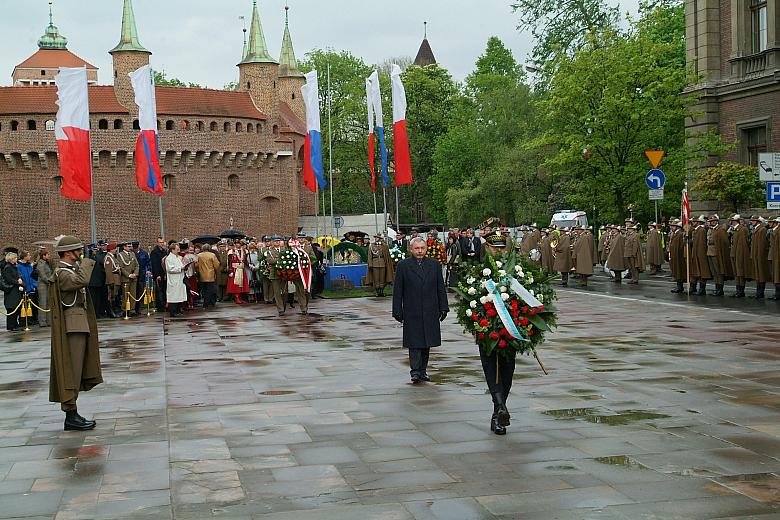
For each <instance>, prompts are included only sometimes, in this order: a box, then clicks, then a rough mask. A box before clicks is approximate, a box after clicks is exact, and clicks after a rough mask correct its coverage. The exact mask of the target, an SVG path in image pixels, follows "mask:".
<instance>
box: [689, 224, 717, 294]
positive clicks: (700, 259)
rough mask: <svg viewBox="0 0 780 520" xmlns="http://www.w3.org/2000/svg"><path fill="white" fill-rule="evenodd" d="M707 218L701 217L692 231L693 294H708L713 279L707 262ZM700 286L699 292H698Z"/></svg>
mask: <svg viewBox="0 0 780 520" xmlns="http://www.w3.org/2000/svg"><path fill="white" fill-rule="evenodd" d="M707 220H708V219H707V217H705V216H704V215H700V216H699V218H698V220H696V222H694V223H693V230H691V280H692V284H691V291H690V292H691V294H696V295H698V296H704V295H706V294H707V280H711V279H712V273H711V272H710V265H709V263H708V260H707ZM697 285H698V287H699V290H698V291H696V286H697Z"/></svg>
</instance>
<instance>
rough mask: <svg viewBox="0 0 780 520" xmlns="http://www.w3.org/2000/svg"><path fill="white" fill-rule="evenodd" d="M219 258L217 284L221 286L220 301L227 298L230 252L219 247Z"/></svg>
mask: <svg viewBox="0 0 780 520" xmlns="http://www.w3.org/2000/svg"><path fill="white" fill-rule="evenodd" d="M217 259H218V260H219V265H220V268H219V273H217V286H218V287H219V301H224V300H225V299H226V298H227V285H228V272H229V267H228V253H227V251H226V250H224V249H217Z"/></svg>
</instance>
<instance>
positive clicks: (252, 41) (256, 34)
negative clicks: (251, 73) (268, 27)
mask: <svg viewBox="0 0 780 520" xmlns="http://www.w3.org/2000/svg"><path fill="white" fill-rule="evenodd" d="M244 63H277V61H276V60H275V59H273V58H272V57H271V55H270V54H269V53H268V46H267V45H266V43H265V36H264V35H263V26H262V25H261V24H260V15H259V14H258V13H257V0H255V1H253V2H252V25H251V26H250V27H249V46H248V47H247V49H246V53H245V54H244V57H243V59H242V60H241V63H239V65H241V64H244Z"/></svg>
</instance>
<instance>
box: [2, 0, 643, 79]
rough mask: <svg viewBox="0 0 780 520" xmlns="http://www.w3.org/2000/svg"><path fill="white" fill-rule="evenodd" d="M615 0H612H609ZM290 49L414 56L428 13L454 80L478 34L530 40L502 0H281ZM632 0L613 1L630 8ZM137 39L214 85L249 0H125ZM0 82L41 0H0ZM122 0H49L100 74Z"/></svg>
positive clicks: (234, 52) (277, 16)
mask: <svg viewBox="0 0 780 520" xmlns="http://www.w3.org/2000/svg"><path fill="white" fill-rule="evenodd" d="M616 1H617V0H613V3H615V2H616ZM289 2H290V31H291V33H292V37H293V45H294V47H295V53H296V56H297V57H298V58H299V59H300V58H302V57H303V55H304V54H305V53H306V52H308V51H310V50H312V49H316V48H333V49H336V50H342V49H346V50H348V51H350V52H351V53H353V54H355V55H356V56H360V57H362V58H363V59H364V60H365V61H366V62H367V63H369V64H371V63H378V62H381V61H383V60H384V59H385V58H389V57H392V56H403V55H408V56H411V57H414V56H415V54H416V53H417V49H418V47H419V46H420V42H421V41H422V37H423V22H424V21H428V40H429V41H430V43H431V47H432V48H433V52H434V54H435V55H436V58H437V61H438V62H439V63H440V64H441V65H442V66H444V67H446V68H447V69H449V71H450V73H451V74H452V75H453V76H454V77H455V79H456V80H462V79H463V78H465V76H466V75H467V74H468V73H469V72H470V71H471V70H472V69H473V67H474V62H475V60H476V59H477V57H478V56H479V55H480V54H482V52H483V51H484V49H485V44H486V42H487V39H488V37H490V36H493V35H495V36H498V37H499V38H501V40H503V42H504V44H505V45H507V46H508V47H509V48H510V49H511V50H512V52H513V53H514V55H515V58H516V59H517V60H518V61H520V62H523V61H525V59H526V56H527V54H528V52H529V51H530V49H531V47H532V46H533V43H532V41H531V38H530V35H528V34H522V33H519V32H518V31H517V30H516V27H515V26H516V16H515V15H513V13H512V10H511V8H510V7H509V4H510V0H392V1H390V2H368V1H364V0H289ZM636 3H637V2H636V0H627V1H623V2H621V4H622V5H623V6H624V9H632V10H635V9H636ZM133 6H134V10H135V16H136V21H137V24H138V33H139V39H140V41H141V44H142V45H143V46H144V47H146V48H147V49H148V50H149V51H151V52H152V57H151V62H152V66H153V67H154V68H155V69H157V70H165V71H166V73H167V74H168V76H169V77H176V78H179V79H181V80H183V81H188V82H194V83H198V84H200V85H203V86H207V87H211V88H222V86H223V85H224V84H226V83H228V82H230V81H233V80H235V79H237V77H238V69H237V68H236V66H235V65H236V63H238V61H240V58H241V48H242V23H243V22H242V21H241V20H239V16H245V17H246V23H247V25H248V24H249V22H250V19H251V13H252V2H251V0H219V1H214V0H134V1H133ZM259 9H260V17H261V20H262V24H263V30H264V32H265V37H266V41H267V43H268V47H269V49H270V52H271V55H272V56H274V57H275V58H278V57H279V47H280V45H281V40H282V31H283V28H284V0H265V1H260V2H259ZM0 13H2V17H1V18H0V38H2V45H0V86H7V85H10V84H11V73H12V71H13V68H14V66H15V65H17V64H18V63H20V62H22V61H23V60H25V59H26V58H27V57H28V56H30V55H31V54H33V53H34V52H35V51H36V50H37V44H36V42H37V40H38V38H39V37H40V36H41V35H42V34H43V32H44V29H45V27H46V25H47V23H48V4H47V0H0ZM121 20H122V0H54V24H55V25H57V26H58V27H59V29H60V33H61V34H62V35H64V36H65V37H66V38H68V49H69V50H70V51H71V52H73V53H75V54H77V55H78V56H80V57H81V58H83V59H84V60H86V61H88V62H90V63H92V64H93V65H95V66H97V67H98V68H99V69H100V71H99V73H98V74H99V75H98V79H99V82H100V83H104V84H105V83H110V82H111V57H110V56H109V54H108V51H109V50H110V49H111V48H113V47H114V46H115V45H116V44H117V42H118V41H119V30H120V26H121Z"/></svg>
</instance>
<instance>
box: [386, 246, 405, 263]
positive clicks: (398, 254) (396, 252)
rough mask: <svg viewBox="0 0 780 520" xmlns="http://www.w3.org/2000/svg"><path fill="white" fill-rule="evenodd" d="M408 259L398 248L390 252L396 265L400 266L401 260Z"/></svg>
mask: <svg viewBox="0 0 780 520" xmlns="http://www.w3.org/2000/svg"><path fill="white" fill-rule="evenodd" d="M404 258H406V255H405V254H404V252H403V251H401V249H400V248H399V247H398V246H395V247H393V249H391V250H390V259H391V260H392V261H393V263H394V264H398V262H400V261H401V260H403V259H404Z"/></svg>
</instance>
